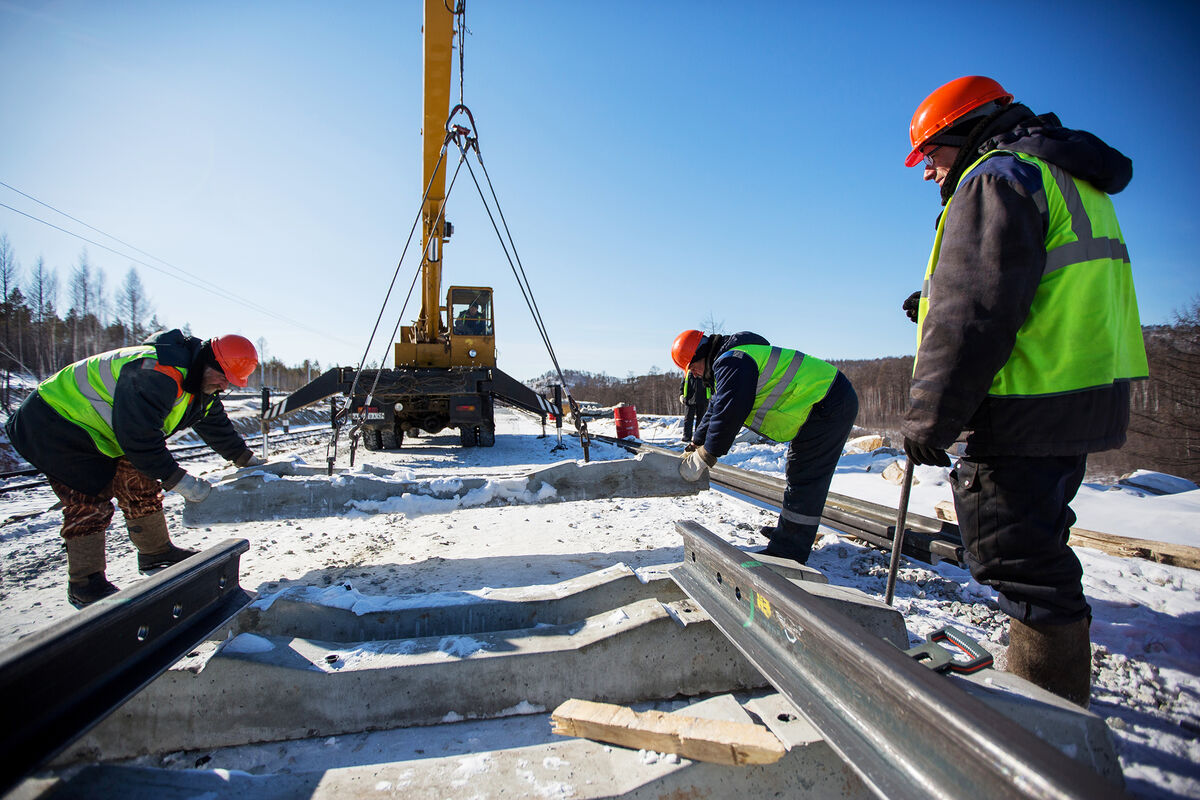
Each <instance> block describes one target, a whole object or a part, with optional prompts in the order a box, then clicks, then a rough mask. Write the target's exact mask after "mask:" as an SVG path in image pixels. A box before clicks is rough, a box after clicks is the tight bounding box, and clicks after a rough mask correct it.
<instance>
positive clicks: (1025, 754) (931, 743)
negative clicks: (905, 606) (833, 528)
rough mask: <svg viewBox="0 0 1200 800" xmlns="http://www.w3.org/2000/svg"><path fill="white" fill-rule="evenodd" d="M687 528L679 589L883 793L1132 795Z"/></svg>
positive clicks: (916, 797)
mask: <svg viewBox="0 0 1200 800" xmlns="http://www.w3.org/2000/svg"><path fill="white" fill-rule="evenodd" d="M676 529H677V530H678V531H679V532H680V533H681V534H682V535H683V541H684V561H683V564H682V565H680V566H679V567H676V568H675V569H673V570H671V576H672V578H674V579H675V582H676V583H678V584H679V585H680V587H681V588H682V589H683V590H684V591H685V592H686V593H687V594H688V596H689V597H691V598H692V600H694V601H695V602H696V603H698V604H699V605H700V606H701V607H702V608H703V609H704V611H705V612H706V613H707V614H708V615H709V617H711V618H712V620H713V622H714V623H715V624H716V625H717V627H718V628H720V629H721V631H722V632H723V633H724V634H725V635H726V636H727V637H728V638H729V640H730V641H732V642H733V643H734V645H736V646H737V648H738V649H739V650H740V651H741V652H742V653H743V654H744V655H745V656H746V657H747V658H748V659H749V660H750V661H751V662H752V663H753V664H754V665H755V666H756V667H757V668H758V669H759V671H760V672H762V674H763V676H764V677H766V679H767V680H768V681H769V682H770V683H771V685H772V686H774V687H775V688H776V689H777V690H778V691H779V692H781V693H782V694H784V695H785V696H786V697H787V698H788V699H789V700H791V701H792V703H793V704H795V706H796V708H798V709H799V710H800V711H801V712H802V713H803V714H804V715H805V716H806V717H807V718H808V719H809V721H810V722H812V723H813V725H814V726H816V727H817V728H818V729H819V730H820V731H821V733H822V735H823V736H824V737H825V739H826V741H827V742H828V743H829V745H830V746H831V747H832V748H833V749H834V750H835V751H836V752H837V753H838V754H839V755H840V756H841V757H842V758H843V759H844V760H845V761H846V763H847V764H849V765H850V766H851V767H852V768H853V769H854V771H855V772H856V773H857V774H858V775H859V776H860V777H861V778H862V780H863V781H864V783H865V784H866V785H867V786H868V787H869V788H870V789H871V790H872V791H873V792H875V793H876V794H877V795H878V796H880V797H882V798H888V799H889V800H930V798H938V799H942V800H957V798H961V797H966V796H969V797H972V798H979V799H980V800H985V799H986V798H1026V799H1027V800H1035V799H1036V800H1048V799H1049V798H1055V799H1056V800H1092V799H1093V798H1097V797H1105V798H1117V797H1123V796H1125V795H1124V794H1123V793H1122V792H1121V791H1120V789H1119V788H1118V787H1117V786H1115V785H1113V784H1111V783H1108V782H1107V781H1106V780H1104V779H1103V778H1102V777H1100V776H1099V775H1098V774H1096V773H1095V772H1093V771H1092V770H1090V769H1088V768H1087V767H1085V766H1084V765H1082V764H1080V763H1079V762H1076V761H1074V760H1072V759H1071V758H1069V757H1067V756H1066V755H1064V754H1063V753H1061V752H1060V751H1059V750H1057V749H1056V748H1054V747H1053V746H1050V745H1048V744H1047V743H1046V742H1043V741H1042V740H1040V739H1038V738H1037V737H1036V736H1034V735H1032V734H1031V733H1030V731H1028V730H1026V729H1025V728H1023V727H1021V726H1020V725H1018V724H1017V723H1015V722H1014V721H1012V720H1011V719H1009V718H1008V717H1006V716H1004V715H1002V714H1000V713H999V712H997V711H995V710H993V709H992V708H990V707H989V706H987V705H986V704H985V703H983V702H982V701H980V700H978V699H977V698H975V697H972V696H971V695H969V694H968V693H966V692H965V691H963V690H962V689H961V688H959V687H958V686H955V685H954V682H953V681H952V680H949V679H947V678H946V677H945V676H942V675H939V674H937V673H935V672H933V671H932V670H930V669H928V668H926V667H925V666H922V665H921V664H919V663H918V662H917V661H915V660H914V659H912V658H910V657H909V656H908V655H906V654H905V653H903V652H902V651H900V650H898V649H896V648H895V647H893V646H892V645H890V644H888V643H887V642H884V641H883V640H882V639H879V638H877V637H875V636H872V635H871V634H870V633H868V632H867V631H866V630H865V629H864V628H862V627H861V626H860V625H858V623H856V622H854V621H853V620H851V619H850V618H849V617H847V616H846V615H844V614H842V613H841V612H840V611H838V610H836V609H835V608H834V607H832V606H831V605H829V604H828V603H825V602H822V601H821V600H819V599H816V598H814V597H813V596H811V595H809V594H808V592H806V591H804V590H803V589H802V588H801V587H799V586H797V585H796V584H794V583H792V582H790V581H787V580H785V579H784V578H781V577H780V576H778V575H777V574H775V573H774V572H772V571H771V570H770V569H765V568H763V569H760V568H759V567H761V566H762V565H761V564H759V562H757V561H754V560H747V559H748V556H747V554H746V553H745V552H743V551H741V550H738V549H736V548H734V547H732V546H731V545H729V544H727V543H726V542H724V541H722V540H721V539H720V538H719V537H717V536H716V535H714V534H712V533H711V532H709V531H708V530H706V529H705V528H703V527H702V526H701V525H699V524H698V523H696V522H691V521H681V522H678V523H676Z"/></svg>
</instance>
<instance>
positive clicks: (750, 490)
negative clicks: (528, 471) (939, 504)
mask: <svg viewBox="0 0 1200 800" xmlns="http://www.w3.org/2000/svg"><path fill="white" fill-rule="evenodd" d="M593 438H595V439H600V440H602V441H605V442H608V443H610V444H616V445H619V446H621V447H624V448H626V449H628V450H631V451H633V452H646V451H650V452H657V453H663V454H666V455H679V451H678V450H671V449H668V448H665V447H658V446H657V445H652V444H646V443H645V442H638V441H632V440H629V439H616V438H614V437H611V436H593ZM709 479H710V480H711V481H712V483H714V484H716V485H717V486H719V487H721V488H723V489H729V490H732V491H735V492H738V493H740V494H744V495H746V496H747V497H750V498H752V499H754V500H758V501H760V502H763V503H766V504H768V505H772V506H774V507H776V508H779V507H780V506H781V505H782V503H783V492H784V489H785V488H786V487H787V482H786V481H785V480H783V479H782V478H776V477H773V476H771V475H764V474H763V473H761V472H753V471H751V470H745V469H739V468H737V467H730V466H726V465H724V464H717V465H716V466H715V467H713V468H712V469H711V470H710V471H709ZM821 523H822V524H824V525H826V526H827V527H830V528H833V529H834V530H837V531H841V532H842V533H844V534H846V535H847V536H852V537H854V538H856V539H861V540H862V541H864V542H867V543H869V544H872V545H874V546H876V547H879V548H882V549H884V550H888V551H890V550H891V548H892V542H893V541H894V540H895V531H896V509H894V508H891V507H890V506H885V505H881V504H879V503H872V502H870V501H869V500H860V499H859V498H857V497H850V496H848V495H844V494H838V493H836V492H830V493H829V495H828V497H827V498H826V499H825V508H824V509H823V510H822V511H821ZM904 533H905V535H904V543H903V546H902V548H901V553H903V554H904V555H906V556H908V557H909V558H913V559H916V560H918V561H922V562H924V563H926V564H936V563H938V562H939V561H946V562H949V563H951V564H956V565H958V566H960V567H961V566H966V559H965V557H964V549H963V545H962V536H961V535H960V534H959V532H958V526H957V525H955V524H954V523H952V522H946V521H944V520H940V519H933V518H932V517H926V516H923V515H921V514H912V513H909V514H908V515H906V517H905V524H904Z"/></svg>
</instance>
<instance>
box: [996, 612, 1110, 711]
mask: <svg viewBox="0 0 1200 800" xmlns="http://www.w3.org/2000/svg"><path fill="white" fill-rule="evenodd" d="M1091 622H1092V621H1091V619H1089V618H1086V617H1085V618H1084V619H1081V620H1078V621H1077V622H1070V623H1067V624H1066V625H1038V624H1034V623H1027V622H1019V621H1018V620H1015V619H1012V620H1010V621H1009V628H1008V671H1009V672H1011V673H1013V674H1014V675H1019V676H1020V677H1022V678H1024V679H1025V680H1027V681H1029V682H1030V683H1033V684H1036V685H1038V686H1040V687H1042V688H1043V689H1045V690H1046V691H1048V692H1052V693H1054V694H1056V695H1058V696H1059V697H1062V698H1065V699H1066V700H1070V701H1071V702H1072V703H1075V704H1076V705H1080V706H1083V707H1084V708H1087V707H1088V703H1089V702H1090V700H1091V695H1092V643H1091V639H1090V638H1089V632H1090V628H1091Z"/></svg>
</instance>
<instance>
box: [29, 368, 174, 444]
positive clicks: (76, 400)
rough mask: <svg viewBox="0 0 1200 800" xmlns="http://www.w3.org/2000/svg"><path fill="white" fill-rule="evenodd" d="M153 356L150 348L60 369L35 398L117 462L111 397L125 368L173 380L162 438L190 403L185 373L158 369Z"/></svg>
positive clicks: (172, 431) (170, 432)
mask: <svg viewBox="0 0 1200 800" xmlns="http://www.w3.org/2000/svg"><path fill="white" fill-rule="evenodd" d="M156 356H157V352H156V350H155V348H154V346H153V345H145V346H139V347H124V348H122V349H120V350H110V351H109V352H107V353H100V354H99V355H95V356H92V357H91V358H87V359H84V360H83V361H76V362H75V363H74V364H69V365H67V366H65V367H63V368H62V369H61V370H59V371H58V372H57V373H56V374H55V375H53V376H51V377H50V378H47V379H46V380H45V381H43V382H42V383H41V384H40V385H39V386H38V395H40V396H41V398H42V399H43V400H45V401H46V403H47V405H49V406H50V407H51V408H53V409H54V410H55V411H56V412H58V414H59V415H60V416H62V417H63V418H64V419H66V420H68V421H70V422H73V423H75V424H76V425H78V426H79V427H81V428H83V429H84V430H85V431H87V433H88V435H89V436H91V438H92V441H93V442H94V443H95V445H96V448H97V449H98V450H99V451H100V452H101V453H104V454H105V455H106V456H110V457H112V458H117V457H119V456H122V455H124V454H125V451H124V450H123V449H122V448H121V446H120V445H119V444H118V443H117V437H116V434H115V433H114V432H113V395H114V394H115V393H116V390H117V379H118V378H119V377H120V375H121V370H122V369H124V368H125V367H126V366H127V365H129V364H130V363H132V362H135V361H140V362H141V363H140V364H139V366H138V367H137V368H139V369H155V370H157V371H159V372H164V373H165V374H167V375H168V376H170V377H172V378H173V379H174V380H175V382H176V387H177V391H176V395H175V404H174V405H173V406H172V408H171V411H170V413H169V414H167V418H166V420H164V422H163V427H162V431H163V435H164V436H169V435H170V434H172V433H174V432H175V429H176V426H178V425H179V423H180V421H181V420H182V419H183V415H184V413H185V412H186V411H187V407H188V403H189V402H191V399H192V395H190V394H188V393H187V392H184V391H183V387H182V381H183V378H184V377H185V376H186V374H187V373H186V370H182V369H176V368H174V367H160V365H159V363H158V360H157V358H156ZM168 370H169V371H168ZM172 373H174V374H172Z"/></svg>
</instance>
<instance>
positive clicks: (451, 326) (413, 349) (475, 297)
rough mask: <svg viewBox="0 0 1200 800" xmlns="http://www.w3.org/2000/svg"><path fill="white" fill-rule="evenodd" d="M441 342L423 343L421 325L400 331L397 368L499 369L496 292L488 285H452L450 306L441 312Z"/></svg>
mask: <svg viewBox="0 0 1200 800" xmlns="http://www.w3.org/2000/svg"><path fill="white" fill-rule="evenodd" d="M438 316H439V321H438V331H439V335H438V341H433V342H419V341H417V340H416V339H417V331H418V330H420V326H417V325H406V326H404V327H403V328H401V329H400V341H398V342H396V346H395V357H396V367H397V368H401V367H473V368H489V369H490V368H492V367H495V366H496V317H495V309H494V307H493V305H492V290H491V288H489V287H486V286H451V287H450V289H449V290H448V291H447V292H446V305H444V306H442V307H440V308H439V309H438Z"/></svg>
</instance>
